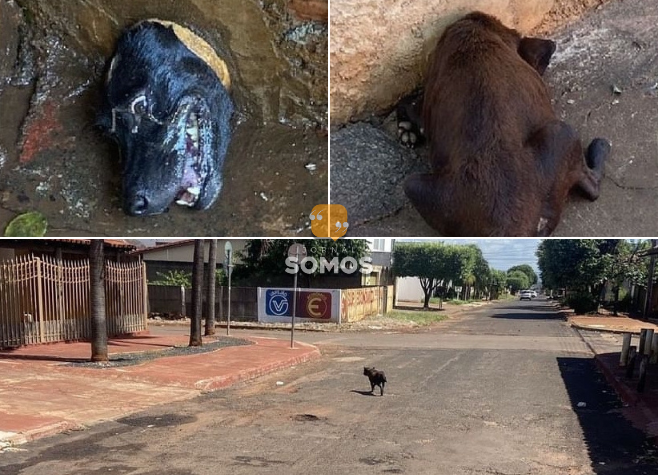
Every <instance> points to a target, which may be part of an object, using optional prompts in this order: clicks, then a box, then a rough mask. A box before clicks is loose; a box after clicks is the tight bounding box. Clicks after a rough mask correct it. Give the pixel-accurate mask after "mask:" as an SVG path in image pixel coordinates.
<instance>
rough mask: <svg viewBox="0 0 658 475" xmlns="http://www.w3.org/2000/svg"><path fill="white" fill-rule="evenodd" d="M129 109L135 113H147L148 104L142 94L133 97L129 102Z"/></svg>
mask: <svg viewBox="0 0 658 475" xmlns="http://www.w3.org/2000/svg"><path fill="white" fill-rule="evenodd" d="M130 111H131V112H132V113H133V114H135V115H146V114H147V113H148V104H147V103H146V96H145V95H144V94H141V95H139V96H137V97H136V98H134V99H133V101H132V102H131V103H130Z"/></svg>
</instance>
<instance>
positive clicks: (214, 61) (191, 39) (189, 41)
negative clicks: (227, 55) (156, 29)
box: [146, 18, 231, 89]
mask: <svg viewBox="0 0 658 475" xmlns="http://www.w3.org/2000/svg"><path fill="white" fill-rule="evenodd" d="M146 21H151V22H153V23H159V24H161V25H163V26H166V27H169V28H171V29H172V30H173V31H174V34H175V35H176V37H177V38H178V39H179V40H180V41H181V43H183V44H184V45H185V46H186V47H187V49H189V50H190V51H191V52H192V53H194V54H195V55H197V56H198V57H199V58H200V59H201V60H202V61H204V62H205V63H206V64H207V65H208V66H210V69H212V70H213V71H215V74H217V77H218V78H219V80H220V81H221V82H222V84H223V85H224V87H225V88H226V89H230V88H231V75H230V74H229V72H228V67H227V66H226V63H225V62H224V60H222V58H220V57H219V55H218V54H217V53H216V52H215V50H214V49H213V47H212V46H210V45H209V44H208V42H207V41H206V40H204V39H203V38H201V37H200V36H199V35H197V34H196V33H194V32H193V31H191V30H190V29H188V28H185V27H184V26H181V25H179V24H178V23H174V22H172V21H167V20H159V19H157V18H151V19H149V20H146Z"/></svg>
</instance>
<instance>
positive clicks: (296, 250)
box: [288, 243, 308, 262]
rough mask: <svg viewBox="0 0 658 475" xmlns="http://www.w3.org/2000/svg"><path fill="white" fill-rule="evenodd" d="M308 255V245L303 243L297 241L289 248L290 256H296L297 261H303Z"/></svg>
mask: <svg viewBox="0 0 658 475" xmlns="http://www.w3.org/2000/svg"><path fill="white" fill-rule="evenodd" d="M307 255H308V254H307V252H306V246H304V245H303V244H299V243H295V244H293V245H292V246H290V247H289V248H288V257H295V258H296V259H297V262H301V261H302V260H303V259H304V258H305V257H306V256H307Z"/></svg>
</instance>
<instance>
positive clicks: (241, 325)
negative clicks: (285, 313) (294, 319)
mask: <svg viewBox="0 0 658 475" xmlns="http://www.w3.org/2000/svg"><path fill="white" fill-rule="evenodd" d="M303 325H304V324H303V323H302V324H299V323H297V324H295V331H298V330H299V331H302V332H320V333H327V332H333V331H335V330H333V329H325V328H305V327H304V326H303ZM149 326H162V327H189V326H190V322H185V321H180V320H152V319H151V320H150V321H149ZM215 328H226V322H224V323H215ZM231 330H279V331H280V330H285V331H290V325H288V326H285V324H281V325H266V324H259V323H253V324H252V323H245V322H236V323H233V322H231Z"/></svg>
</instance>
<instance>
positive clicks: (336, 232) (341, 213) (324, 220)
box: [309, 205, 349, 241]
mask: <svg viewBox="0 0 658 475" xmlns="http://www.w3.org/2000/svg"><path fill="white" fill-rule="evenodd" d="M309 217H310V218H311V231H313V235H315V236H317V237H323V238H326V237H329V238H331V239H333V240H334V241H335V240H336V239H338V238H341V237H343V236H345V233H346V232H347V228H348V227H349V223H348V222H347V210H346V209H345V206H343V205H317V206H315V207H314V208H313V211H311V215H310V216H309Z"/></svg>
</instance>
